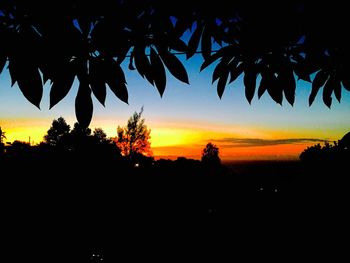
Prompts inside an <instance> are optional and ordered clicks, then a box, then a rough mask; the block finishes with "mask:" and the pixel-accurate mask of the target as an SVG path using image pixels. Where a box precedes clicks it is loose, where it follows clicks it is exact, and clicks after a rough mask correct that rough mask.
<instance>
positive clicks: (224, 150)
mask: <svg viewBox="0 0 350 263" xmlns="http://www.w3.org/2000/svg"><path fill="white" fill-rule="evenodd" d="M67 122H68V123H69V124H70V125H71V127H72V126H73V123H72V122H71V121H69V120H67ZM51 123H52V120H46V119H39V120H36V119H16V120H1V122H0V127H1V128H2V130H3V131H5V132H6V137H7V139H6V140H5V141H6V142H12V141H14V140H20V141H25V142H28V141H29V137H30V141H31V143H32V144H37V143H40V142H41V141H42V140H43V136H44V135H45V133H46V132H47V130H48V129H49V127H50V125H51ZM147 125H148V127H149V128H151V149H152V151H153V154H154V157H155V158H156V159H159V158H170V159H176V158H177V157H179V156H183V157H187V158H194V159H200V157H201V153H202V150H203V148H204V147H205V145H206V144H207V143H208V142H213V143H214V144H216V145H217V146H218V147H219V150H220V157H221V159H222V160H258V159H274V160H279V159H298V158H299V155H300V153H301V152H302V151H303V150H304V149H305V148H306V147H307V146H311V145H314V144H316V143H317V142H292V143H285V144H274V145H261V146H259V145H254V144H251V145H249V146H242V145H241V146H240V145H235V144H234V143H227V142H226V143H225V142H224V141H225V140H226V139H229V138H236V139H247V138H248V139H249V138H251V139H263V140H280V139H290V138H319V139H324V138H327V134H322V133H320V132H319V131H317V130H315V131H313V130H282V131H281V130H277V129H276V130H273V129H263V128H261V127H235V126H230V125H218V124H201V123H176V122H174V123H163V124H162V123H152V122H150V123H148V124H147ZM95 127H102V128H103V130H104V131H105V132H106V133H107V135H108V136H109V137H115V136H116V129H117V125H116V122H114V121H113V122H112V121H107V120H104V121H102V120H101V121H96V120H95V121H93V123H92V125H91V129H92V130H94V128H95ZM339 133H341V131H339ZM320 134H321V135H320ZM329 137H330V136H329ZM329 137H328V138H327V139H330V140H337V139H340V138H329Z"/></svg>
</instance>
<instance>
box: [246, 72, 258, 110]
mask: <svg viewBox="0 0 350 263" xmlns="http://www.w3.org/2000/svg"><path fill="white" fill-rule="evenodd" d="M243 82H244V86H245V97H246V98H247V100H248V102H249V104H250V103H251V101H252V99H253V97H254V93H255V87H256V72H255V71H254V70H251V69H247V70H245V71H244V78H243Z"/></svg>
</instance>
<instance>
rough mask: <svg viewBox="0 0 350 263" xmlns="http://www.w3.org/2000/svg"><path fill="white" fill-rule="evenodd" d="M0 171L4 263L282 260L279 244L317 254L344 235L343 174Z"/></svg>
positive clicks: (62, 164)
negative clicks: (256, 256)
mask: <svg viewBox="0 0 350 263" xmlns="http://www.w3.org/2000/svg"><path fill="white" fill-rule="evenodd" d="M45 162H46V163H45ZM1 167H2V172H1V217H2V223H1V225H2V227H1V228H2V234H1V236H2V239H3V242H2V244H3V245H2V249H3V251H4V252H3V253H2V255H3V256H4V257H6V262H100V261H101V258H103V261H104V262H117V261H122V262H134V261H135V260H138V261H140V259H141V260H142V262H145V261H147V262H148V261H149V260H152V261H156V260H157V261H162V262H166V261H169V260H173V259H178V260H179V261H187V260H191V259H197V260H199V259H200V258H206V259H208V258H209V257H213V258H214V259H216V260H217V259H218V257H220V256H223V255H226V256H227V255H228V256H231V257H235V256H237V255H238V254H239V253H244V252H242V250H241V249H247V250H250V251H254V252H257V251H261V250H264V253H270V252H271V253H274V251H275V250H280V249H285V250H286V251H289V252H286V253H287V254H285V256H286V258H289V257H290V256H291V255H290V254H288V253H292V254H295V253H296V252H297V251H299V252H300V253H301V250H297V251H295V250H294V249H295V248H294V247H292V246H290V245H286V243H285V242H292V240H296V243H295V244H297V246H301V247H300V248H302V247H304V245H305V249H306V250H307V251H309V252H310V248H308V243H309V242H313V243H314V242H317V244H318V243H319V244H320V245H321V246H318V249H322V248H321V247H322V246H328V245H330V244H334V242H337V241H339V240H341V239H340V238H341V236H347V234H346V233H347V232H346V231H347V224H348V222H349V221H348V220H349V216H348V211H347V210H348V208H349V205H348V200H349V198H348V197H349V191H348V184H347V180H346V176H348V175H347V174H348V171H347V170H344V168H345V166H344V167H337V169H335V167H329V166H326V167H323V168H322V169H320V168H317V169H316V168H315V166H313V165H312V166H308V165H304V164H302V163H300V162H260V163H259V162H256V163H236V164H230V165H227V166H225V167H221V168H215V169H212V168H203V167H201V166H199V164H198V163H196V162H194V163H191V164H190V165H189V164H184V163H183V162H182V163H181V162H179V163H177V164H176V165H174V164H173V163H169V162H165V163H157V164H156V165H154V164H153V165H152V166H149V167H145V168H143V167H134V168H132V167H128V166H126V165H125V164H118V163H112V162H106V160H102V159H101V160H96V159H94V160H92V159H91V160H89V159H85V160H83V161H81V160H77V159H70V160H69V159H66V160H64V161H63V160H60V159H57V160H54V161H52V160H50V161H47V160H46V161H45V160H41V161H40V162H39V163H38V162H34V161H33V160H31V161H30V162H27V161H25V160H22V161H21V162H15V163H13V162H12V163H11V162H7V163H4V162H3V163H2V164H1ZM329 235H330V236H332V238H329V237H328V236H329ZM337 235H340V237H338V236H337ZM326 236H327V238H326ZM336 236H337V237H336ZM335 237H336V238H335ZM265 246H266V247H267V248H264V249H263V247H265ZM293 251H294V252H293ZM259 253H260V252H259ZM288 255H289V256H288ZM246 256H247V257H249V256H250V255H249V253H248V254H247V255H246ZM7 258H8V259H7ZM216 260H215V261H216ZM4 262H5V261H4ZM150 262H151V261H150Z"/></svg>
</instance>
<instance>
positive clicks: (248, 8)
mask: <svg viewBox="0 0 350 263" xmlns="http://www.w3.org/2000/svg"><path fill="white" fill-rule="evenodd" d="M347 18H348V15H347V8H346V4H345V3H344V4H336V3H334V1H332V3H328V4H327V5H322V4H321V3H319V4H314V3H306V2H305V3H303V1H280V3H279V2H277V1H272V2H269V1H261V2H259V3H256V2H255V1H221V0H217V1H212V2H208V3H206V1H199V0H192V1H189V0H187V1H180V0H179V1H173V2H172V1H161V0H158V1H157V0H148V1H137V0H114V1H112V0H109V1H103V0H100V1H96V2H94V3H90V1H77V0H72V1H18V0H1V1H0V39H1V42H0V71H1V70H2V69H3V67H4V66H5V64H6V61H7V60H8V68H9V71H10V75H11V79H12V85H13V84H14V83H16V82H17V83H18V86H19V88H20V89H21V91H22V93H23V95H24V96H25V97H26V98H27V99H28V100H29V101H30V102H31V103H32V104H34V105H35V106H37V107H39V105H40V101H41V99H42V94H43V84H44V83H46V82H47V81H49V82H50V85H51V92H50V108H51V107H53V106H55V105H56V104H57V103H58V102H59V101H61V100H62V99H63V98H64V97H65V96H66V95H67V94H68V92H69V90H70V88H71V86H72V84H73V81H74V79H75V77H77V79H78V80H79V83H80V85H79V91H78V93H77V96H76V102H75V107H76V116H77V119H78V121H79V123H80V124H81V125H82V126H88V125H89V123H90V121H91V118H92V114H93V104H92V99H91V96H92V94H94V96H95V97H96V98H97V99H98V101H99V102H100V103H102V104H103V105H104V103H105V98H106V89H107V86H108V87H109V88H110V89H111V90H112V92H113V93H114V94H115V95H116V96H117V97H118V98H119V99H120V100H122V101H124V102H125V103H128V90H127V82H126V79H125V75H124V71H123V69H122V68H121V66H120V64H121V63H122V62H123V61H124V60H128V62H129V70H137V71H138V73H139V74H140V75H141V76H142V77H144V78H145V79H146V80H147V81H149V82H150V83H151V84H152V85H154V86H155V87H156V88H157V89H158V91H159V93H160V95H161V96H162V94H163V92H164V90H165V87H166V82H167V78H166V70H165V69H168V71H169V72H170V74H172V75H173V76H174V77H175V78H177V79H178V80H180V81H182V82H184V83H189V77H188V74H187V71H186V69H185V67H184V66H183V64H182V63H181V61H180V60H179V59H178V57H177V56H176V55H175V54H174V53H178V52H180V53H185V54H186V56H187V59H189V58H191V57H192V56H193V55H194V54H195V53H196V52H199V53H201V55H202V57H203V59H204V63H203V64H202V65H201V67H200V70H203V69H204V68H206V67H207V66H209V65H210V64H212V63H217V64H216V67H215V69H214V71H213V79H212V80H213V82H215V81H217V92H218V95H219V97H220V98H221V96H222V95H223V93H224V91H225V88H226V86H227V85H228V84H229V83H231V82H233V81H234V80H235V79H237V77H239V76H240V75H242V74H244V79H243V80H244V85H245V95H246V99H247V100H248V102H249V103H250V102H251V100H252V99H253V97H254V96H255V94H256V93H257V94H258V97H259V98H260V97H261V96H262V95H263V94H264V93H266V92H267V93H268V94H269V95H270V97H271V98H272V99H273V100H274V101H275V102H277V103H279V104H282V101H283V99H284V98H285V99H286V100H287V101H288V102H289V103H290V104H291V105H293V103H294V100H295V89H296V80H295V76H296V77H297V78H298V79H302V80H305V81H309V82H311V78H310V75H311V74H313V73H316V76H315V78H314V79H313V81H312V89H311V92H310V97H309V104H310V105H311V104H312V103H313V101H314V99H315V98H316V95H317V94H318V92H319V91H320V89H321V88H322V87H323V90H322V95H323V96H322V99H323V102H324V103H325V104H326V105H327V106H328V107H331V104H332V96H333V94H334V96H335V98H336V99H337V100H338V101H340V100H341V92H342V86H343V87H344V88H345V89H347V90H350V74H349V72H350V63H349V58H350V49H349V46H350V45H349V44H350V43H349V40H348V32H347V26H346V25H347ZM186 31H190V33H189V34H188V38H187V39H186V38H183V35H184V33H185V32H186ZM214 46H215V49H216V50H215V52H214V50H213V49H214V48H213V47H214ZM217 47H218V48H217ZM40 72H41V73H42V74H40ZM258 76H261V81H260V82H258V81H257V77H258ZM258 84H259V85H258Z"/></svg>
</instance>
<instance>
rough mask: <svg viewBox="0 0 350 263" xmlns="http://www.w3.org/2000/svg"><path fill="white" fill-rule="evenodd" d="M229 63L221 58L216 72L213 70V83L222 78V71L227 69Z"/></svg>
mask: <svg viewBox="0 0 350 263" xmlns="http://www.w3.org/2000/svg"><path fill="white" fill-rule="evenodd" d="M226 68H227V65H226V61H225V60H223V59H221V61H220V62H219V63H218V64H217V65H216V67H215V69H214V72H213V77H212V81H211V83H212V84H213V83H214V82H215V81H216V80H217V79H219V78H220V76H221V74H222V71H223V70H226Z"/></svg>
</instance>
